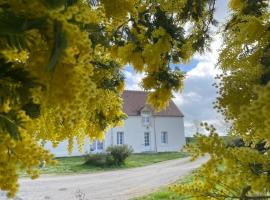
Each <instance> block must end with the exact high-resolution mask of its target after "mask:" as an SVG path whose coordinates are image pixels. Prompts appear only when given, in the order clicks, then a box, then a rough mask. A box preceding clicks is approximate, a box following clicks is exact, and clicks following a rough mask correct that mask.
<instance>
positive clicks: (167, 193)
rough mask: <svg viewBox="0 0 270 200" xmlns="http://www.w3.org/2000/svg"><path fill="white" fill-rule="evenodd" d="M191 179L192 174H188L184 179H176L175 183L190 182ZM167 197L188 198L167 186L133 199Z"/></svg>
mask: <svg viewBox="0 0 270 200" xmlns="http://www.w3.org/2000/svg"><path fill="white" fill-rule="evenodd" d="M192 180H193V176H192V174H191V175H188V176H187V177H185V178H184V179H182V180H180V181H178V182H177V183H179V184H181V183H186V182H191V181H192ZM168 199H174V200H188V199H189V197H187V196H183V195H180V194H177V193H175V192H173V191H171V190H170V189H169V186H167V187H162V188H160V189H159V190H158V191H156V192H154V193H152V194H149V195H146V196H144V197H140V198H136V199H134V200H168Z"/></svg>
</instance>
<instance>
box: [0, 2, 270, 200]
mask: <svg viewBox="0 0 270 200" xmlns="http://www.w3.org/2000/svg"><path fill="white" fill-rule="evenodd" d="M229 6H230V8H231V16H230V19H229V20H228V21H227V23H226V24H224V25H223V27H222V28H221V29H222V30H221V33H222V34H223V47H222V49H221V53H220V57H219V63H218V67H220V68H221V69H222V71H223V73H222V75H221V76H219V77H218V79H219V85H217V87H218V88H219V97H218V99H217V102H216V108H217V109H218V110H219V111H220V112H222V114H223V115H224V116H225V118H226V120H228V121H230V122H231V123H232V128H231V132H230V133H229V134H231V135H232V136H234V137H236V136H237V138H239V140H240V141H241V142H239V143H236V144H233V145H229V144H226V143H224V141H222V140H221V139H220V138H219V137H218V134H217V133H216V131H215V129H214V127H212V126H208V125H205V126H206V128H207V129H208V130H209V132H210V136H209V137H207V136H204V135H200V134H198V141H199V142H198V143H197V144H196V146H190V147H189V151H190V152H191V153H192V154H193V156H194V158H195V157H197V156H199V155H201V154H204V153H209V154H210V156H211V158H210V160H209V161H208V162H207V164H205V165H204V167H202V168H201V169H200V170H199V172H198V176H197V177H196V181H195V182H194V184H191V185H189V184H188V185H182V186H178V185H177V186H175V187H174V190H176V191H178V192H181V193H188V194H189V195H192V196H193V197H192V198H193V199H202V198H203V199H207V198H209V199H225V198H234V197H237V198H239V199H250V197H252V196H256V197H257V196H260V195H261V196H265V195H267V192H269V190H268V189H267V188H270V187H269V183H270V181H269V171H270V166H269V163H270V162H269V142H270V136H269V133H270V131H269V130H270V123H269V121H270V117H269V116H270V115H269V114H268V113H269V111H270V104H269V102H270V101H269V100H270V95H269V94H270V83H269V79H270V71H269V66H270V65H269V63H270V61H269V60H270V55H269V54H270V44H269V40H270V38H269V37H270V33H269V32H270V28H269V27H270V25H269V1H267V0H258V1H253V0H230V1H229ZM214 11H215V0H200V1H196V0H87V1H86V0H58V1H57V0H36V1H32V0H26V1H22V0H0V30H1V31H0V77H1V79H0V189H1V190H5V191H7V192H8V196H10V197H12V196H14V195H15V194H16V191H17V190H18V184H17V179H18V170H25V171H26V172H27V173H28V174H29V175H30V176H31V177H32V178H36V177H37V176H38V168H39V165H40V162H41V161H42V160H45V161H46V162H47V163H53V162H54V160H53V155H51V154H50V152H48V151H47V150H45V149H44V148H43V146H44V144H45V143H46V142H47V141H51V142H52V143H53V144H54V145H55V146H56V145H57V144H58V143H59V142H61V141H63V140H68V141H69V150H70V151H72V146H73V141H74V139H76V140H77V142H78V144H79V145H80V146H82V145H83V144H84V141H85V138H86V137H90V138H91V139H98V138H99V139H102V138H103V137H104V134H105V133H106V130H108V128H110V127H113V126H116V125H119V124H121V123H122V121H123V119H125V117H126V116H125V114H124V113H123V112H122V99H121V92H122V91H123V89H124V75H123V69H124V66H125V65H126V64H128V63H130V64H131V66H132V67H133V68H134V69H135V71H136V72H144V73H145V77H144V78H143V80H142V82H141V86H142V88H144V89H145V90H146V91H149V95H148V102H149V103H150V104H152V105H153V106H154V107H155V108H156V109H157V110H161V109H163V108H165V107H166V106H167V104H168V101H169V100H170V99H171V98H172V96H173V92H178V91H180V90H181V89H182V87H183V80H184V77H185V74H184V73H183V72H181V71H180V70H179V69H178V68H175V67H171V63H180V64H181V63H187V62H189V60H190V59H191V58H192V56H193V55H194V54H195V53H203V52H204V51H205V50H207V49H208V45H209V43H210V42H211V38H212V36H213V34H214V33H212V32H211V26H213V25H214V26H215V25H217V22H216V20H215V19H214V17H213V16H214ZM186 27H189V28H188V29H187V28H186ZM234 177H237V181H235V178H234ZM227 187H228V188H227Z"/></svg>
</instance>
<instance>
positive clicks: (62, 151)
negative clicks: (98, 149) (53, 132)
mask: <svg viewBox="0 0 270 200" xmlns="http://www.w3.org/2000/svg"><path fill="white" fill-rule="evenodd" d="M45 149H48V150H49V151H50V152H51V153H53V154H54V155H55V157H66V156H81V155H84V154H87V153H89V152H90V141H89V139H86V141H85V145H84V147H83V150H82V152H80V151H79V149H78V145H77V142H76V140H74V142H73V151H72V153H71V154H69V152H68V142H67V140H65V141H63V142H61V143H59V145H58V146H57V147H56V148H54V147H53V146H52V144H51V142H47V143H46V144H45Z"/></svg>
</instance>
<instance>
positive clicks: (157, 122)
mask: <svg viewBox="0 0 270 200" xmlns="http://www.w3.org/2000/svg"><path fill="white" fill-rule="evenodd" d="M120 131H121V132H124V144H128V145H131V146H132V148H133V150H134V152H135V153H141V152H147V151H153V152H156V151H157V152H165V151H178V150H180V148H181V147H182V146H183V145H184V144H185V135H184V122H183V117H158V116H157V117H151V119H150V125H149V126H144V125H143V123H142V117H141V116H129V117H128V119H127V120H125V125H124V127H115V128H113V129H111V130H110V131H109V132H108V133H107V135H106V137H105V144H104V147H105V148H107V147H108V146H110V145H116V144H117V132H120ZM162 131H166V132H167V133H168V143H167V144H161V132H162ZM145 132H149V133H150V146H149V147H145V145H144V133H145Z"/></svg>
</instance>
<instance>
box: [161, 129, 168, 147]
mask: <svg viewBox="0 0 270 200" xmlns="http://www.w3.org/2000/svg"><path fill="white" fill-rule="evenodd" d="M161 144H168V133H167V132H165V131H163V132H161Z"/></svg>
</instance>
